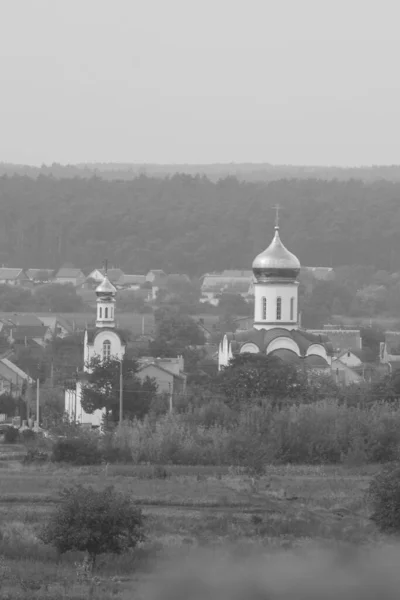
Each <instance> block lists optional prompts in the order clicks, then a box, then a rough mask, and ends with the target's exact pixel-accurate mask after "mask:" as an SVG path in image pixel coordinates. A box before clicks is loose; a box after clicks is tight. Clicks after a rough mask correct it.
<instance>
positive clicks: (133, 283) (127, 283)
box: [115, 273, 146, 290]
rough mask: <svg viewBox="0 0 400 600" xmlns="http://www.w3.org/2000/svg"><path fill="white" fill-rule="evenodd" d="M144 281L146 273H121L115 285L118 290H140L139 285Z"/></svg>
mask: <svg viewBox="0 0 400 600" xmlns="http://www.w3.org/2000/svg"><path fill="white" fill-rule="evenodd" d="M145 282H146V275H128V274H126V273H123V274H122V275H121V277H120V278H119V279H118V281H116V282H115V286H116V288H117V289H120V290H123V289H125V290H140V288H141V286H142V285H143V284H144V283H145Z"/></svg>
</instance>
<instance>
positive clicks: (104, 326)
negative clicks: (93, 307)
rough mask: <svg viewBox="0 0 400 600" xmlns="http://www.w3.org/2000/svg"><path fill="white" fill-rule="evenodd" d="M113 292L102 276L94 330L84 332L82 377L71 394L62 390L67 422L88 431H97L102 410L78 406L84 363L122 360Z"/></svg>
mask: <svg viewBox="0 0 400 600" xmlns="http://www.w3.org/2000/svg"><path fill="white" fill-rule="evenodd" d="M116 292H117V290H116V289H115V287H114V286H113V285H112V283H110V280H109V279H108V277H107V273H106V274H105V276H104V278H103V281H102V283H101V284H100V285H99V286H98V287H97V289H96V296H97V316H96V327H95V328H94V329H86V331H85V337H84V351H83V354H84V355H83V365H84V366H83V373H82V374H81V377H80V378H79V380H78V381H77V383H76V388H75V389H74V390H65V412H66V414H67V415H68V417H69V418H70V420H71V421H74V422H77V423H81V424H82V425H87V426H91V427H100V426H101V423H102V419H103V415H104V412H105V411H104V410H96V411H94V413H93V414H89V413H86V412H85V411H84V410H83V408H82V404H81V394H82V383H83V381H84V379H85V373H88V372H89V371H90V369H89V368H88V363H89V362H90V360H91V359H92V358H93V357H95V356H99V357H101V358H102V359H108V358H111V357H112V358H116V359H119V360H122V359H123V357H124V354H125V349H126V343H125V341H124V339H123V337H122V335H121V334H120V333H119V332H118V330H117V329H116V326H115V296H116Z"/></svg>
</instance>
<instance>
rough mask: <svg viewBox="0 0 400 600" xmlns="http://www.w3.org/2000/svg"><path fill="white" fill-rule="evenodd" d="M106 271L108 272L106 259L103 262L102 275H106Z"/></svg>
mask: <svg viewBox="0 0 400 600" xmlns="http://www.w3.org/2000/svg"><path fill="white" fill-rule="evenodd" d="M107 271H108V260H107V259H106V260H105V261H104V275H107Z"/></svg>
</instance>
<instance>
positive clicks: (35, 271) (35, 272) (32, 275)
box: [26, 269, 54, 279]
mask: <svg viewBox="0 0 400 600" xmlns="http://www.w3.org/2000/svg"><path fill="white" fill-rule="evenodd" d="M39 273H43V274H44V273H46V275H47V276H48V277H52V276H53V273H54V269H28V270H27V272H26V274H27V275H28V277H29V279H36V278H37V276H38V275H39Z"/></svg>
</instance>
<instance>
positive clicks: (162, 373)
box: [137, 356, 187, 397]
mask: <svg viewBox="0 0 400 600" xmlns="http://www.w3.org/2000/svg"><path fill="white" fill-rule="evenodd" d="M138 363H139V370H138V373H137V376H138V377H139V379H141V380H142V381H143V380H144V379H146V377H149V378H150V379H154V380H155V382H156V383H157V387H158V390H157V391H158V393H159V394H168V395H171V396H172V397H174V396H178V395H181V394H184V393H185V391H186V379H187V377H186V374H185V372H184V361H183V357H182V356H178V357H177V358H153V357H152V356H148V357H142V358H139V360H138Z"/></svg>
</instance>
